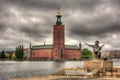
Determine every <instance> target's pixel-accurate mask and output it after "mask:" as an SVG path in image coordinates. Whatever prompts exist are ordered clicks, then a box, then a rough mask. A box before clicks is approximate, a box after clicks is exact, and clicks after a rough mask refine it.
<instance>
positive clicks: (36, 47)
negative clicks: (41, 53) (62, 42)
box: [32, 45, 53, 49]
mask: <svg viewBox="0 0 120 80" xmlns="http://www.w3.org/2000/svg"><path fill="white" fill-rule="evenodd" d="M51 48H53V45H36V46H32V49H51Z"/></svg>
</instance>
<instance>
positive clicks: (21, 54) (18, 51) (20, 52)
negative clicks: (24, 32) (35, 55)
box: [15, 45, 24, 59]
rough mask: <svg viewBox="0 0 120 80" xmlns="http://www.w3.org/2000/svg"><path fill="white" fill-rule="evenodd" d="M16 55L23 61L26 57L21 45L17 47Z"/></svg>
mask: <svg viewBox="0 0 120 80" xmlns="http://www.w3.org/2000/svg"><path fill="white" fill-rule="evenodd" d="M15 55H16V58H17V59H23V56H24V50H23V45H19V46H17V47H16V50H15Z"/></svg>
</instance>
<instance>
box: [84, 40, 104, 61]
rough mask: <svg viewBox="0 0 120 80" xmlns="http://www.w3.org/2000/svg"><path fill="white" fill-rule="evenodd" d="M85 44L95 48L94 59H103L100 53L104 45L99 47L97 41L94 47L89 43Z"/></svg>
mask: <svg viewBox="0 0 120 80" xmlns="http://www.w3.org/2000/svg"><path fill="white" fill-rule="evenodd" d="M85 44H86V45H88V46H90V47H92V48H93V52H94V57H95V58H97V59H100V58H101V52H100V50H101V49H102V47H103V46H104V44H103V45H102V46H99V41H95V44H94V45H90V44H88V43H85Z"/></svg>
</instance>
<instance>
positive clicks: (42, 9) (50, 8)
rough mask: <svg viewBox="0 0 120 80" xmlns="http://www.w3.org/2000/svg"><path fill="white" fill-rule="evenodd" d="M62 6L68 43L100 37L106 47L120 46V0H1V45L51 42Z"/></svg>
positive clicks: (90, 40)
mask: <svg viewBox="0 0 120 80" xmlns="http://www.w3.org/2000/svg"><path fill="white" fill-rule="evenodd" d="M59 7H60V8H61V14H62V22H63V24H64V25H65V36H66V37H65V39H66V42H65V43H66V44H70V45H78V44H79V42H80V41H81V43H82V45H83V47H86V48H89V47H87V46H85V44H84V43H85V42H87V43H90V44H92V43H94V42H95V41H96V40H99V41H100V43H101V44H105V46H104V48H103V50H120V0H0V49H8V50H10V49H14V48H15V47H16V46H17V45H19V44H24V47H28V46H29V43H30V42H31V43H32V45H41V44H43V43H44V41H45V42H46V44H52V43H53V41H52V40H53V38H52V37H53V36H52V35H53V33H52V32H53V25H54V24H55V23H56V14H57V10H58V8H59Z"/></svg>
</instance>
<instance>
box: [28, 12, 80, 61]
mask: <svg viewBox="0 0 120 80" xmlns="http://www.w3.org/2000/svg"><path fill="white" fill-rule="evenodd" d="M56 17H57V21H56V24H55V25H53V45H45V44H44V45H34V46H31V45H30V50H31V51H30V59H33V60H73V59H77V60H78V59H80V58H81V44H79V47H78V46H77V45H65V26H64V25H62V21H61V17H62V15H61V14H60V11H58V13H57V15H56Z"/></svg>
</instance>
